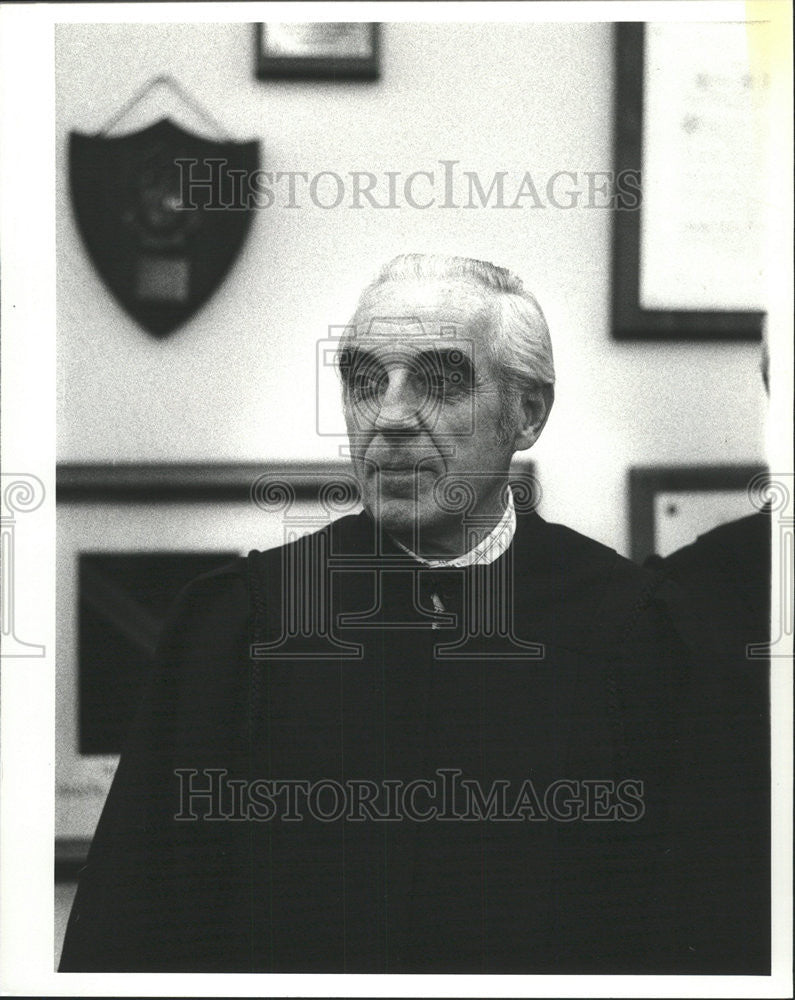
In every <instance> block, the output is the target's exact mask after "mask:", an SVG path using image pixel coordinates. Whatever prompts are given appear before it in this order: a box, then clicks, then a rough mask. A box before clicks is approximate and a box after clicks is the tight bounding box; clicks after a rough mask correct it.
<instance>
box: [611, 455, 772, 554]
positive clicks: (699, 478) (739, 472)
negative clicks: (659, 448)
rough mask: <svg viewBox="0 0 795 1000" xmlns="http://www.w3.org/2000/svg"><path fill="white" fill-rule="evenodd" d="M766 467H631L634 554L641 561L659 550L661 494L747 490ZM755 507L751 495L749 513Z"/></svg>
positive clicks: (631, 531)
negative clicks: (658, 506)
mask: <svg viewBox="0 0 795 1000" xmlns="http://www.w3.org/2000/svg"><path fill="white" fill-rule="evenodd" d="M766 471H767V470H766V468H765V466H764V465H677V466H637V467H636V468H633V469H630V470H629V518H630V555H631V558H632V559H633V560H634V561H635V562H637V563H641V564H642V563H643V562H645V561H646V559H647V558H648V557H649V556H651V555H655V554H656V553H655V547H656V545H655V542H656V537H657V525H656V522H655V509H656V504H655V500H656V498H657V496H658V495H659V494H661V493H693V492H699V493H702V492H706V493H709V492H716V491H723V492H725V491H740V490H742V491H748V489H749V487H750V486H751V484H752V482H753V481H754V479H755V477H757V476H759V475H760V474H763V473H765V472H766ZM755 509H756V508H754V506H753V505H752V503H751V501H750V499H749V502H748V513H749V514H751V513H753V512H754V510H755ZM727 520H731V517H728V518H727ZM692 540H693V541H695V539H692Z"/></svg>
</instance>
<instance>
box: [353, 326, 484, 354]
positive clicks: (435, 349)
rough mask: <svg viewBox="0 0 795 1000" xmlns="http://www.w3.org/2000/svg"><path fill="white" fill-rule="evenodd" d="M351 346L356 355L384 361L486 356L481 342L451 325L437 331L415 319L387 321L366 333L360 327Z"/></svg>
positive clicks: (367, 330)
mask: <svg viewBox="0 0 795 1000" xmlns="http://www.w3.org/2000/svg"><path fill="white" fill-rule="evenodd" d="M359 330H361V332H359ZM349 346H350V348H351V349H352V350H353V351H354V352H355V353H357V354H365V353H366V354H368V355H371V356H373V357H375V358H381V359H384V360H386V359H391V360H398V359H401V358H402V359H408V358H411V357H418V356H420V355H433V356H438V357H440V358H441V357H444V356H447V355H450V354H452V355H453V357H456V356H461V355H463V356H464V357H466V358H469V359H470V360H471V361H473V362H474V361H475V360H476V359H479V358H480V357H481V355H482V353H483V345H482V343H480V341H479V338H477V337H472V336H471V334H469V333H464V332H461V331H459V329H458V328H456V327H455V326H453V325H452V324H447V325H442V327H441V328H438V327H437V328H436V330H435V331H434V329H433V328H431V327H426V326H425V325H423V324H421V323H419V322H417V320H416V318H415V317H396V318H394V319H388V318H384V319H383V320H379V321H378V322H377V323H376V322H374V323H372V324H371V325H369V326H367V327H366V328H365V329H362V328H361V327H357V331H356V332H355V333H354V334H353V336H352V337H351V338H350V340H349Z"/></svg>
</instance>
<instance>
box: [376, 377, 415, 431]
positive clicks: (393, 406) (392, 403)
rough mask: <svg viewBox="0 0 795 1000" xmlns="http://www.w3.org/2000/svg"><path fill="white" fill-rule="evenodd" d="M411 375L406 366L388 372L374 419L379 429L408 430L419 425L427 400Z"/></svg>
mask: <svg viewBox="0 0 795 1000" xmlns="http://www.w3.org/2000/svg"><path fill="white" fill-rule="evenodd" d="M409 376H410V373H409V372H408V371H407V370H406V369H404V368H395V369H392V370H391V371H390V372H388V373H387V376H386V378H385V380H384V382H385V384H384V386H383V389H382V391H381V394H380V397H379V400H378V405H377V407H376V413H375V419H374V421H373V423H374V426H375V427H376V428H377V429H378V430H381V431H394V432H399V431H403V432H406V431H412V430H414V429H415V428H416V427H417V426H418V424H419V422H420V419H421V417H420V414H421V410H422V405H423V402H424V401H425V400H424V396H423V394H422V393H421V392H419V391H418V389H417V387H416V386H415V385H414V384H413V381H414V380H412V379H411V378H410V377H409Z"/></svg>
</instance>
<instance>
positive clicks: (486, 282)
mask: <svg viewBox="0 0 795 1000" xmlns="http://www.w3.org/2000/svg"><path fill="white" fill-rule="evenodd" d="M402 281H465V282H467V283H468V284H471V285H474V286H475V287H476V288H477V289H479V290H480V291H481V292H482V294H483V299H484V302H485V303H486V304H490V305H493V306H494V326H493V339H492V340H489V341H488V344H489V347H490V349H491V351H492V358H493V360H494V361H495V362H496V364H497V367H498V370H499V371H500V373H501V377H502V382H503V388H504V389H507V390H513V392H519V393H522V392H524V391H526V390H528V389H530V390H532V389H535V388H538V387H539V386H542V385H554V383H555V365H554V361H553V358H552V341H551V340H550V337H549V328H548V327H547V321H546V319H545V317H544V314H543V312H542V311H541V306H539V304H538V302H537V301H536V299H535V297H534V296H533V295H532V294H531V293H530V292H529V291H527V289H526V288H525V287H524V285H523V283H522V279H521V278H519V277H518V276H517V275H515V274H514V273H513V272H512V271H509V270H508V269H507V268H505V267H498V266H497V265H496V264H491V263H489V261H485V260H473V259H472V258H470V257H448V256H443V255H441V254H422V253H406V254H400V255H399V256H397V257H394V258H393V259H392V260H390V261H389V262H388V263H387V264H385V265H384V266H383V267H382V268H381V270H380V272H379V273H378V275H377V277H376V278H375V280H373V281H372V282H370V284H369V285H367V287H366V288H365V289H364V290H363V291H362V293H361V295H360V297H359V302H358V305H357V307H356V312H357V313H358V312H359V311H360V309H361V308H362V307H363V306H364V305H365V304H366V302H367V300H368V299H369V297H370V295H371V294H372V293H373V292H374V291H375V290H376V289H378V288H380V287H381V286H382V285H386V284H390V283H392V282H402Z"/></svg>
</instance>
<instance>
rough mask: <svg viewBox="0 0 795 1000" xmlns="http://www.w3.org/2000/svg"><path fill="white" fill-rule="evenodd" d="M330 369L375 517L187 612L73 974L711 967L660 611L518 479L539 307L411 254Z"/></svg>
mask: <svg viewBox="0 0 795 1000" xmlns="http://www.w3.org/2000/svg"><path fill="white" fill-rule="evenodd" d="M338 363H339V369H340V373H341V376H342V380H343V401H344V408H345V415H346V420H347V428H348V433H349V438H350V446H351V456H352V460H353V467H354V471H355V475H356V479H357V481H358V484H359V487H360V494H361V499H362V502H363V507H364V509H363V511H362V512H361V513H360V514H358V515H350V516H347V517H343V518H341V519H339V520H337V521H335V522H334V523H332V524H331V525H330V526H328V527H326V528H324V529H323V530H321V531H319V532H316V533H314V534H311V535H309V536H307V537H305V538H302V539H300V540H299V541H295V542H292V543H290V544H288V545H284V546H282V547H280V548H276V549H272V550H270V551H266V552H252V553H251V554H250V555H249V557H248V558H247V559H241V560H239V561H237V562H235V563H233V564H231V565H230V566H228V567H227V568H226V569H224V570H222V571H219V572H216V573H213V574H210V575H208V576H205V577H203V578H200V579H199V580H197V581H196V582H194V583H193V584H192V585H191V586H190V587H189V588H187V590H186V591H185V592H184V593H183V594H182V596H181V598H180V600H179V601H178V603H177V606H176V608H175V610H174V613H173V615H172V618H171V621H170V623H169V625H168V627H167V628H166V630H165V634H164V636H163V639H162V642H161V646H160V654H159V660H160V669H159V671H158V673H157V676H156V677H155V678H154V680H153V683H152V685H151V688H150V690H149V693H148V695H147V698H146V699H145V702H144V704H143V706H142V709H141V712H140V715H139V717H138V720H137V722H136V725H135V727H134V731H133V733H132V735H131V738H130V741H129V747H128V749H127V751H126V753H125V754H123V755H122V759H121V763H120V765H119V769H118V772H117V775H116V779H115V781H114V784H113V788H112V790H111V792H110V795H109V797H108V802H107V804H106V807H105V810H104V813H103V816H102V819H101V821H100V824H99V828H98V830H97V834H96V837H95V840H94V844H93V845H92V849H91V854H90V856H89V861H88V865H87V868H86V870H85V872H84V874H83V878H82V881H81V885H80V888H79V891H78V895H77V898H76V902H75V905H74V909H73V912H72V916H71V919H70V925H69V929H68V932H67V937H66V942H65V947H64V952H63V959H62V964H61V969H62V970H76V969H87V970H123V971H125V970H126V971H142V970H149V971H158V970H161V971H222V970H224V971H272V972H444V973H449V972H515V973H520V972H547V973H552V972H626V973H629V972H660V971H672V972H675V971H689V970H695V971H698V954H697V953H698V947H697V944H698V942H696V941H694V939H693V938H692V937H691V936H689V935H690V929H689V925H687V926H688V931H687V933H685V932H683V931H682V929H681V928H682V921H681V920H680V917H681V914H679V913H677V912H675V909H674V907H675V906H677V905H680V904H681V901H682V899H683V897H682V896H681V894H680V893H679V889H680V888H681V886H680V885H679V883H678V882H677V878H676V874H677V873H676V857H677V848H678V840H677V837H678V833H677V830H676V828H674V827H672V826H671V825H670V823H669V821H668V816H669V814H670V812H671V810H670V808H669V807H670V806H671V799H672V796H673V795H674V794H675V789H676V787H677V784H678V782H680V781H681V774H680V773H679V771H678V765H679V760H678V757H677V751H676V748H677V747H678V746H679V739H678V734H679V726H680V720H679V705H678V698H677V695H678V693H679V692H680V690H681V689H682V685H683V684H684V683H685V680H686V675H687V672H688V669H689V668H688V665H687V661H686V659H685V657H684V655H683V649H682V646H681V643H680V642H679V640H678V638H677V636H676V634H675V633H674V632H673V631H672V630H671V629H670V628H669V627H668V619H667V610H666V601H667V596H666V591H665V589H660V585H659V583H658V581H657V579H656V578H655V577H654V576H652V575H651V574H650V573H648V572H647V571H645V570H642V569H640V568H638V567H636V566H634V565H633V564H631V563H629V562H628V561H626V560H625V559H623V558H621V557H620V556H618V555H617V554H616V553H615V552H614V551H612V550H610V549H608V548H606V547H604V546H603V545H601V544H599V543H597V542H594V541H592V540H590V539H587V538H585V537H583V536H582V535H579V534H577V533H576V532H574V531H571V530H569V529H567V528H564V527H561V526H559V525H553V524H548V523H547V522H545V521H544V520H543V519H542V518H541V517H540V516H539V515H538V513H537V512H536V511H535V510H534V509H533V506H534V504H533V495H532V489H527V488H525V487H524V486H523V484H522V482H521V478H520V479H519V481H518V482H516V481H514V482H515V486H514V488H513V489H510V488H508V487H507V482H508V470H509V464H510V461H511V458H512V456H513V455H514V453H515V452H516V451H519V450H522V449H527V448H529V447H530V446H531V445H532V444H533V443H534V442H535V441H536V439H537V438H538V436H539V434H540V433H541V431H542V429H543V427H544V424H545V422H546V420H547V418H548V416H549V412H550V408H551V406H552V400H553V381H554V373H553V364H552V353H551V348H550V341H549V334H548V331H547V326H546V322H545V320H544V317H543V314H542V312H541V310H540V308H539V306H538V304H537V303H536V302H535V300H534V299H533V297H532V296H531V295H530V294H529V293H528V292H527V291H525V289H524V288H523V286H522V283H521V282H520V280H519V279H518V278H516V277H515V276H514V275H512V274H511V273H510V272H508V271H507V270H504V269H502V268H499V267H495V266H493V265H491V264H487V263H484V262H481V261H475V260H469V259H464V258H446V257H430V256H421V255H409V256H405V257H399V258H397V259H395V260H394V261H392V262H391V263H390V264H388V265H387V266H386V267H385V268H384V269H383V271H382V272H381V273H380V275H379V276H378V277H377V279H376V280H375V281H374V282H373V283H372V284H371V285H370V286H368V287H367V288H366V289H365V291H364V292H363V294H362V296H361V299H360V301H359V304H358V307H357V310H356V313H355V315H354V317H353V320H352V322H351V324H350V325H349V327H348V328H347V330H346V333H345V336H344V338H343V339H342V342H341V343H340V348H339V353H338ZM525 486H526V484H525ZM674 812H675V811H674ZM670 887H673V891H672V890H671V889H670ZM726 961H727V964H726V967H725V968H724V969H723V971H727V972H728V971H732V962H733V961H734V958H733V956H731V955H729V956H727V960H726Z"/></svg>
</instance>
